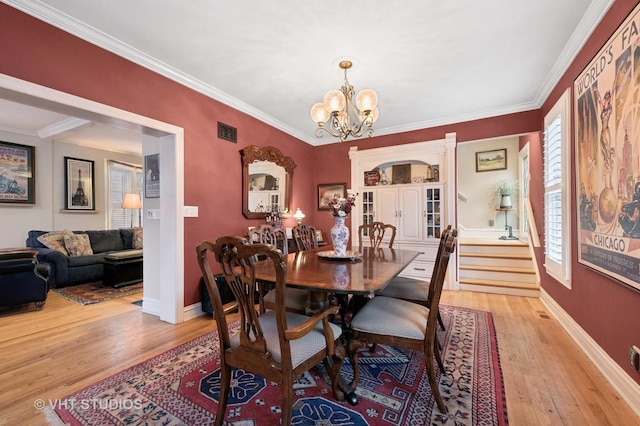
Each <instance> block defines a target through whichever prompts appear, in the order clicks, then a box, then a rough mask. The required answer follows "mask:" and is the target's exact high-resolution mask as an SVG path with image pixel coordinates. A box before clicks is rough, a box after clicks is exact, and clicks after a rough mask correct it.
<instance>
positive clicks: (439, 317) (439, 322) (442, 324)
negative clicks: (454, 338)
mask: <svg viewBox="0 0 640 426" xmlns="http://www.w3.org/2000/svg"><path fill="white" fill-rule="evenodd" d="M438 324H440V328H441V329H442V331H444V330H445V328H444V321H442V316H441V315H440V309H438Z"/></svg>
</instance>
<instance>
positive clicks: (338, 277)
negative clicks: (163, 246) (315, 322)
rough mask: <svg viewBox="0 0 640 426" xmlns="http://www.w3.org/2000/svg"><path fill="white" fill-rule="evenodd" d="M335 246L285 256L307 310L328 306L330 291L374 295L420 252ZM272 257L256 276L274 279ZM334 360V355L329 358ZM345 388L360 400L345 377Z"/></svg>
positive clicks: (289, 277) (289, 276)
mask: <svg viewBox="0 0 640 426" xmlns="http://www.w3.org/2000/svg"><path fill="white" fill-rule="evenodd" d="M331 249H332V247H331V246H324V247H319V248H316V249H311V250H304V251H299V252H296V253H290V254H288V255H287V256H286V257H285V262H286V264H287V266H286V271H287V279H286V283H287V286H288V287H295V288H301V289H305V290H307V291H308V292H309V295H308V298H307V308H306V310H307V313H308V314H312V313H314V312H317V311H319V310H320V309H322V308H323V307H325V306H327V305H328V304H329V303H331V302H330V297H329V296H330V295H332V294H337V295H355V296H373V295H374V294H375V293H376V292H377V291H380V290H382V289H383V288H384V287H386V286H387V284H389V282H390V281H391V280H392V279H393V278H394V277H396V276H397V275H398V274H399V273H400V272H402V270H403V269H404V268H406V267H407V265H409V264H410V263H411V262H412V261H413V260H414V259H415V258H416V257H417V256H418V254H419V252H417V251H413V250H403V249H392V248H373V247H361V248H360V249H359V250H358V251H351V252H348V253H347V256H345V257H341V258H337V257H335V256H332V253H333V251H332V250H331ZM269 262H270V261H263V262H258V264H256V269H255V274H256V279H258V280H260V281H267V282H274V281H275V275H274V268H273V266H271V265H270V264H269ZM343 327H344V325H343ZM326 362H331V360H330V358H328V359H326V360H325V363H326ZM340 387H341V390H342V391H343V392H344V397H345V399H346V400H347V401H348V402H349V403H350V404H352V405H356V404H357V403H358V400H357V397H356V395H355V392H354V389H353V387H352V386H350V385H348V384H347V383H346V381H344V380H341V383H340Z"/></svg>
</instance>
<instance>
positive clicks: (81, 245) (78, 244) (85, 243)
mask: <svg viewBox="0 0 640 426" xmlns="http://www.w3.org/2000/svg"><path fill="white" fill-rule="evenodd" d="M64 246H65V248H66V249H67V251H68V252H69V256H86V255H90V254H93V250H92V249H91V241H90V240H89V236H88V235H87V234H66V235H65V236H64Z"/></svg>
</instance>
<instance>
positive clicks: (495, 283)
mask: <svg viewBox="0 0 640 426" xmlns="http://www.w3.org/2000/svg"><path fill="white" fill-rule="evenodd" d="M460 284H474V285H484V286H490V287H501V288H518V289H524V290H539V289H540V286H539V285H537V284H535V283H523V282H515V281H500V280H483V279H478V278H460Z"/></svg>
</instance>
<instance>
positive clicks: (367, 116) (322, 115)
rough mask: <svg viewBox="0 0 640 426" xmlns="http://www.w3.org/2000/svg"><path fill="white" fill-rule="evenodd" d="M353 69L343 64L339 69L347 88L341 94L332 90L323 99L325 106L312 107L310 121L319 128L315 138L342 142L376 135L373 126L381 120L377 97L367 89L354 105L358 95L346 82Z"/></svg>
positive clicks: (322, 104)
mask: <svg viewBox="0 0 640 426" xmlns="http://www.w3.org/2000/svg"><path fill="white" fill-rule="evenodd" d="M352 65H353V64H352V63H351V61H341V62H340V68H342V69H343V70H344V85H343V86H342V87H341V88H340V90H335V89H334V90H329V91H328V92H327V93H326V94H325V95H324V102H319V103H317V104H315V105H314V106H313V107H311V118H312V119H313V121H315V122H316V123H317V124H318V128H317V129H316V136H317V137H319V138H321V137H322V136H323V132H326V133H328V134H330V135H331V136H334V137H336V138H340V142H344V140H345V139H347V137H349V135H351V136H353V137H354V138H359V137H361V136H362V135H365V134H366V135H367V136H369V137H371V136H372V135H373V129H372V128H371V126H372V125H373V123H375V121H376V120H377V119H378V108H377V105H378V95H377V94H376V92H375V91H373V90H372V89H364V90H362V91H361V92H360V93H358V96H356V103H355V105H354V103H353V97H354V95H355V94H356V92H355V90H353V86H352V85H351V84H350V83H349V80H348V79H347V70H348V69H349V68H351V66H352ZM356 106H357V107H356ZM325 124H326V126H325Z"/></svg>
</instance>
